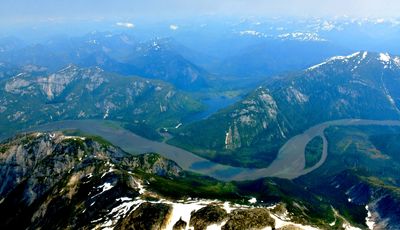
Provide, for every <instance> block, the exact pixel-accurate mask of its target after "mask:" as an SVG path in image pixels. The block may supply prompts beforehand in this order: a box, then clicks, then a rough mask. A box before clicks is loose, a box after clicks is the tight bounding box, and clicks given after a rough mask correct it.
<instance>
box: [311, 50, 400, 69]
mask: <svg viewBox="0 0 400 230" xmlns="http://www.w3.org/2000/svg"><path fill="white" fill-rule="evenodd" d="M338 62H340V63H346V64H347V63H349V64H350V65H349V66H350V67H351V70H352V71H354V70H356V69H357V68H358V67H359V66H361V65H366V64H372V63H381V64H382V65H383V67H384V69H390V68H400V57H397V56H393V55H390V54H389V53H374V52H367V51H358V52H355V53H353V54H350V55H347V56H334V57H331V58H329V59H328V60H326V61H324V62H322V63H319V64H317V65H314V66H311V67H310V68H308V69H307V70H315V69H317V68H320V67H322V66H326V65H331V64H335V63H338Z"/></svg>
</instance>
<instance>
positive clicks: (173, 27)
mask: <svg viewBox="0 0 400 230" xmlns="http://www.w3.org/2000/svg"><path fill="white" fill-rule="evenodd" d="M169 28H170V29H171V30H177V29H179V26H177V25H174V24H172V25H170V26H169Z"/></svg>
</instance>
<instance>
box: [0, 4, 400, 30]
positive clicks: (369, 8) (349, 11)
mask: <svg viewBox="0 0 400 230" xmlns="http://www.w3.org/2000/svg"><path fill="white" fill-rule="evenodd" d="M398 12H400V1H399V0H196V1H194V0H143V1H138V0H0V24H8V25H10V24H13V23H26V22H30V23H35V22H36V23H39V22H43V21H51V20H53V21H54V20H60V21H62V20H118V19H127V18H130V19H147V20H155V21H157V20H165V19H171V18H187V17H201V16H204V15H219V16H227V15H229V16H250V15H252V16H266V17H268V16H271V17H272V16H338V15H348V16H355V17H394V16H397V15H399V13H398ZM399 16H400V15H399Z"/></svg>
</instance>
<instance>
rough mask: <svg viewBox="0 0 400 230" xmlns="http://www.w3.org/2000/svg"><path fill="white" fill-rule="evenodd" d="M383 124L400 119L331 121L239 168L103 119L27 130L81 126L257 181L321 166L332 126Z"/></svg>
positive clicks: (192, 166)
mask: <svg viewBox="0 0 400 230" xmlns="http://www.w3.org/2000/svg"><path fill="white" fill-rule="evenodd" d="M360 125H364V126H365V125H381V126H400V121H397V120H396V121H393V120H384V121H377V120H360V119H346V120H335V121H328V122H324V123H321V124H318V125H315V126H313V127H311V128H309V129H307V130H306V131H305V132H303V133H302V134H299V135H297V136H294V137H292V138H291V139H289V140H288V141H287V142H286V143H285V144H284V145H283V146H282V147H281V149H280V150H279V153H278V156H277V158H276V159H275V161H273V162H272V163H271V165H269V166H268V167H267V168H259V169H252V168H240V167H232V166H228V165H222V164H218V163H215V162H212V161H209V160H207V159H204V158H201V157H199V156H197V155H195V154H193V153H191V152H188V151H186V150H183V149H180V148H178V147H175V146H171V145H168V144H166V143H161V142H156V141H151V140H148V139H146V138H143V137H140V136H138V135H136V134H134V133H132V132H130V131H128V130H126V129H123V128H121V127H120V126H119V124H118V123H117V122H110V121H103V120H71V121H60V122H53V123H49V124H46V125H42V126H39V127H36V128H33V129H30V130H28V131H55V130H66V129H79V130H81V131H83V132H85V133H90V134H93V135H97V136H101V137H103V138H104V139H106V140H108V141H109V142H111V143H112V144H114V145H116V146H119V147H120V148H122V149H123V150H124V151H126V152H129V153H133V154H140V153H146V152H157V153H159V154H161V155H163V156H165V157H166V158H169V159H171V160H173V161H175V162H176V163H178V164H179V165H180V166H181V167H182V168H183V169H185V170H189V171H193V172H197V173H200V174H204V175H208V176H211V177H214V178H216V179H219V180H224V181H231V180H235V181H241V180H255V179H259V178H263V177H279V178H286V179H294V178H296V177H299V176H302V175H305V174H307V173H309V172H311V171H313V170H315V169H317V168H318V167H320V166H321V165H322V164H323V163H324V162H325V160H326V158H327V156H328V141H327V139H326V137H325V135H324V130H325V129H326V128H328V127H330V126H360ZM317 136H320V137H322V139H323V152H322V156H321V159H320V160H319V162H318V163H317V164H315V165H314V166H313V167H311V168H307V169H304V167H305V148H306V145H307V143H308V142H309V141H311V140H312V139H313V138H314V137H317Z"/></svg>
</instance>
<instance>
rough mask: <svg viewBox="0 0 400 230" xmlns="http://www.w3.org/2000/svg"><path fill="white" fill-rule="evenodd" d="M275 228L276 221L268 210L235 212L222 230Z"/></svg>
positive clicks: (257, 209)
mask: <svg viewBox="0 0 400 230" xmlns="http://www.w3.org/2000/svg"><path fill="white" fill-rule="evenodd" d="M266 227H271V228H272V229H274V228H275V220H274V219H273V218H272V217H271V216H270V213H269V211H268V210H267V209H263V208H255V209H246V210H234V211H233V212H232V213H231V214H230V215H229V220H228V221H227V222H226V224H225V225H224V226H222V230H240V229H263V228H266Z"/></svg>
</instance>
